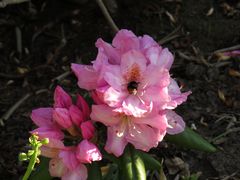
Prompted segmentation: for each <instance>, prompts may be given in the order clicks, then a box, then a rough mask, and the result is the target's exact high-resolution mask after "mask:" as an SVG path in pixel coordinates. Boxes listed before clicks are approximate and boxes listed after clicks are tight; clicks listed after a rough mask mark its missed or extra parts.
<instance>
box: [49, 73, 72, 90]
mask: <svg viewBox="0 0 240 180" xmlns="http://www.w3.org/2000/svg"><path fill="white" fill-rule="evenodd" d="M70 74H72V73H71V71H66V72H65V73H63V74H60V75H59V76H57V77H55V78H53V79H52V83H51V84H50V86H49V89H52V88H53V87H54V85H55V84H56V83H57V82H59V81H61V80H63V79H65V78H66V77H68V76H69V75H70Z"/></svg>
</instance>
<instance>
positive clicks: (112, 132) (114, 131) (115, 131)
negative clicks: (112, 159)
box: [104, 126, 128, 157]
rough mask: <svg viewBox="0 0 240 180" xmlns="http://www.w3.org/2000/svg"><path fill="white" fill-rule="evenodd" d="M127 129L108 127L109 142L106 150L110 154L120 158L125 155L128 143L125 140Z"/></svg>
mask: <svg viewBox="0 0 240 180" xmlns="http://www.w3.org/2000/svg"><path fill="white" fill-rule="evenodd" d="M125 128H126V127H120V128H119V127H116V126H112V127H108V132H107V142H106V145H105V147H104V149H105V150H106V151H107V152H108V153H110V154H111V153H112V154H114V155H115V156H117V157H119V156H121V155H122V154H123V151H124V149H125V147H126V145H127V143H128V142H127V141H126V139H125V131H126V129H125Z"/></svg>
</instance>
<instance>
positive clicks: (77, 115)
mask: <svg viewBox="0 0 240 180" xmlns="http://www.w3.org/2000/svg"><path fill="white" fill-rule="evenodd" d="M69 114H70V116H71V119H72V122H73V123H74V124H75V125H76V126H77V127H80V125H81V123H82V122H83V121H84V119H83V118H84V117H83V113H82V111H80V109H79V108H78V107H77V106H75V105H71V106H70V108H69Z"/></svg>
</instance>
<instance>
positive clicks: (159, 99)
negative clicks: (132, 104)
mask: <svg viewBox="0 0 240 180" xmlns="http://www.w3.org/2000/svg"><path fill="white" fill-rule="evenodd" d="M141 99H142V100H143V101H144V102H145V103H148V104H150V103H153V106H154V107H156V106H157V107H158V108H159V109H162V108H166V104H167V103H168V102H169V101H170V98H169V95H168V90H167V87H166V88H159V87H149V88H147V89H145V92H144V94H143V95H142V96H141Z"/></svg>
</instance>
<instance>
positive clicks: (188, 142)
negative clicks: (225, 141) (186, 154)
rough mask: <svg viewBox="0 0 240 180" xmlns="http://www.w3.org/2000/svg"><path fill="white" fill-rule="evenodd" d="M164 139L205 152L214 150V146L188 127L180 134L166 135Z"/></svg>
mask: <svg viewBox="0 0 240 180" xmlns="http://www.w3.org/2000/svg"><path fill="white" fill-rule="evenodd" d="M166 140H167V141H168V142H171V143H174V144H176V145H178V146H180V147H183V148H190V149H196V150H200V151H205V152H215V151H216V148H215V147H214V146H213V145H211V144H210V143H209V142H208V141H207V140H205V139H203V138H202V137H201V136H200V135H199V134H197V133H196V132H194V131H193V130H191V129H190V128H188V127H186V128H185V130H184V131H183V132H182V133H180V134H176V135H167V136H166Z"/></svg>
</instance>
